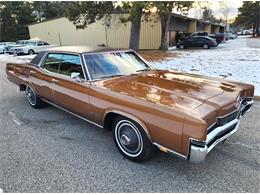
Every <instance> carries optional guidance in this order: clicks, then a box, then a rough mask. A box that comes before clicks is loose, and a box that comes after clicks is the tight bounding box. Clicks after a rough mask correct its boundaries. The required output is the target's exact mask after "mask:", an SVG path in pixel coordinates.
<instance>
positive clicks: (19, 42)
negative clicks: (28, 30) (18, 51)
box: [16, 40, 29, 45]
mask: <svg viewBox="0 0 260 195" xmlns="http://www.w3.org/2000/svg"><path fill="white" fill-rule="evenodd" d="M28 41H29V40H17V41H16V44H17V45H25V44H26V43H27V42H28Z"/></svg>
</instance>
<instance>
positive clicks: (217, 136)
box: [6, 46, 254, 162]
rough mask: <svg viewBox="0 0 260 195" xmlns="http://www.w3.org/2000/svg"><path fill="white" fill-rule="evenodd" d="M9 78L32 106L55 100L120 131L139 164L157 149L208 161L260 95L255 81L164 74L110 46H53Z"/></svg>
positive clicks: (117, 135)
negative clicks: (254, 84)
mask: <svg viewBox="0 0 260 195" xmlns="http://www.w3.org/2000/svg"><path fill="white" fill-rule="evenodd" d="M6 73H7V78H8V79H9V80H10V81H12V82H14V83H15V84H17V85H18V86H19V88H20V90H21V91H25V92H26V96H27V98H28V101H29V104H30V105H31V106H32V107H34V108H40V107H42V106H43V105H44V104H45V103H46V102H47V103H49V104H51V105H55V106H57V107H58V108H61V109H62V110H65V111H67V112H69V113H71V114H73V115H76V116H78V117H80V118H81V119H84V120H86V121H88V122H90V123H92V124H95V125H97V126H99V127H101V128H106V129H110V130H112V132H113V137H114V142H115V145H116V147H117V149H118V150H119V152H120V153H121V154H122V155H123V156H125V157H126V158H128V159H130V160H133V161H138V162H141V161H145V160H147V159H148V158H149V157H150V156H151V154H152V152H153V151H154V149H155V148H156V147H158V148H159V149H160V150H161V151H164V152H167V153H171V154H174V155H177V156H179V157H182V158H184V159H187V160H189V161H191V162H202V161H204V159H205V158H206V155H207V154H208V153H209V152H210V151H211V150H212V149H213V148H214V147H215V146H216V144H218V143H219V142H222V141H224V140H226V139H227V138H228V137H229V136H230V135H232V134H233V133H235V132H236V131H237V129H238V126H239V123H240V120H241V118H242V117H243V116H244V114H245V113H247V112H248V111H249V110H250V109H251V107H252V104H253V96H254V86H253V85H250V84H245V83H239V82H234V81H227V80H222V79H217V78H211V77H206V76H199V75H194V74H188V73H181V72H175V71H168V70H156V69H154V68H152V67H151V66H150V65H148V63H147V62H145V60H144V59H142V57H140V56H139V55H138V54H137V53H135V52H134V51H132V50H112V49H109V48H105V47H100V48H99V47H97V48H90V47H81V46H75V47H57V48H52V49H48V50H47V51H43V52H40V53H39V54H38V55H37V56H36V57H35V58H34V59H33V60H32V61H31V62H30V63H27V64H12V63H9V64H7V67H6ZM155 146H156V147H155Z"/></svg>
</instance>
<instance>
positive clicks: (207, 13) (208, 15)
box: [201, 8, 218, 23]
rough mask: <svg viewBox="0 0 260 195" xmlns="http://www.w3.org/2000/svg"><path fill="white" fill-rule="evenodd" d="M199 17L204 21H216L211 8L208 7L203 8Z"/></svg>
mask: <svg viewBox="0 0 260 195" xmlns="http://www.w3.org/2000/svg"><path fill="white" fill-rule="evenodd" d="M201 19H202V20H204V21H209V22H213V23H216V22H218V20H217V18H216V17H215V16H214V15H213V12H212V10H211V9H209V8H204V11H203V13H202V18H201Z"/></svg>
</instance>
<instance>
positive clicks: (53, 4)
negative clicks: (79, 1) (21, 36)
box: [33, 1, 67, 22]
mask: <svg viewBox="0 0 260 195" xmlns="http://www.w3.org/2000/svg"><path fill="white" fill-rule="evenodd" d="M66 4H67V2H62V1H34V2H33V10H34V14H35V15H36V18H37V21H38V22H41V21H43V20H45V19H50V18H55V17H59V16H64V12H65V7H66Z"/></svg>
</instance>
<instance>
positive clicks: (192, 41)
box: [187, 37, 197, 47]
mask: <svg viewBox="0 0 260 195" xmlns="http://www.w3.org/2000/svg"><path fill="white" fill-rule="evenodd" d="M196 40H197V38H196V37H191V38H190V39H189V40H188V43H187V46H188V47H196Z"/></svg>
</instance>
